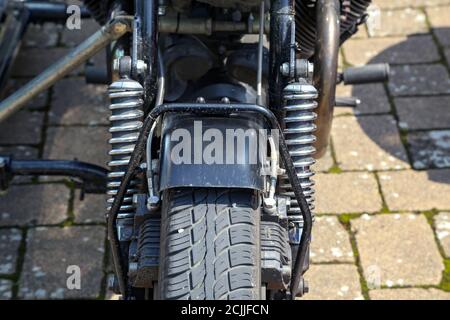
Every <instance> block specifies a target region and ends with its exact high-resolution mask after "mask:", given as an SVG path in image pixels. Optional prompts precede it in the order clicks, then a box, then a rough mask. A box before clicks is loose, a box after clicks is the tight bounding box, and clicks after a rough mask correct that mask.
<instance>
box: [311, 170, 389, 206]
mask: <svg viewBox="0 0 450 320" xmlns="http://www.w3.org/2000/svg"><path fill="white" fill-rule="evenodd" d="M315 181H316V190H317V196H316V198H317V199H327V200H326V201H317V202H316V210H315V211H316V212H317V213H354V212H376V211H379V210H381V207H382V203H381V197H380V194H379V193H378V186H377V182H376V180H375V177H374V176H373V175H372V174H371V173H366V172H347V173H340V174H317V175H316V176H315Z"/></svg>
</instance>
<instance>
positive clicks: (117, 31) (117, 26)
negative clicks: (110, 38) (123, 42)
mask: <svg viewBox="0 0 450 320" xmlns="http://www.w3.org/2000/svg"><path fill="white" fill-rule="evenodd" d="M127 29H128V26H127V25H126V24H125V23H123V22H120V21H119V22H116V23H114V25H113V28H112V32H113V34H114V35H116V36H121V35H123V34H124V33H125V32H126V31H127Z"/></svg>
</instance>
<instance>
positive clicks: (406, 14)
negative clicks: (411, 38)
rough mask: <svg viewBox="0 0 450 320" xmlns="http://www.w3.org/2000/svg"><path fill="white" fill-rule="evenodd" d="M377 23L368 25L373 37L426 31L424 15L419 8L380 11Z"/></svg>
mask: <svg viewBox="0 0 450 320" xmlns="http://www.w3.org/2000/svg"><path fill="white" fill-rule="evenodd" d="M376 21H377V22H378V21H379V23H373V24H371V25H369V34H370V35H371V36H374V37H385V36H399V35H407V34H411V33H426V32H427V31H428V26H427V21H426V16H425V14H424V13H423V12H422V11H421V10H417V9H410V8H408V9H401V10H386V11H380V17H379V19H376Z"/></svg>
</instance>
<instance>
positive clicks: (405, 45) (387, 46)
mask: <svg viewBox="0 0 450 320" xmlns="http://www.w3.org/2000/svg"><path fill="white" fill-rule="evenodd" d="M344 52H345V58H346V61H347V62H348V63H349V64H352V65H355V66H361V65H366V64H368V63H390V64H414V63H425V62H428V63H430V62H436V61H439V60H440V59H441V57H440V56H439V51H438V48H437V46H436V44H435V43H434V41H433V38H432V36H431V35H417V36H409V37H388V38H371V39H358V40H350V41H348V42H346V43H345V45H344Z"/></svg>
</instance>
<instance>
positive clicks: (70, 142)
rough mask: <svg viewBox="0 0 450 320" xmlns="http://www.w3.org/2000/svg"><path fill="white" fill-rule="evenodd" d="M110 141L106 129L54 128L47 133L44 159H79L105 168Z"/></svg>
mask: <svg viewBox="0 0 450 320" xmlns="http://www.w3.org/2000/svg"><path fill="white" fill-rule="evenodd" d="M108 139H109V133H108V130H107V128H105V127H52V128H49V129H48V131H47V139H46V142H45V148H44V158H49V159H68V160H73V159H77V160H79V161H85V162H90V163H94V164H97V165H99V166H105V164H106V162H107V161H108V154H107V150H108ZM90 146H95V147H90Z"/></svg>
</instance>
